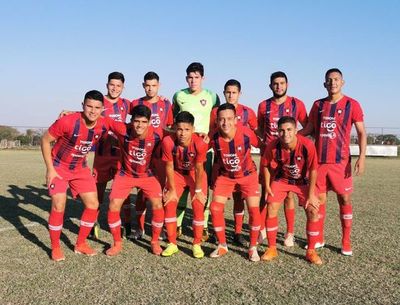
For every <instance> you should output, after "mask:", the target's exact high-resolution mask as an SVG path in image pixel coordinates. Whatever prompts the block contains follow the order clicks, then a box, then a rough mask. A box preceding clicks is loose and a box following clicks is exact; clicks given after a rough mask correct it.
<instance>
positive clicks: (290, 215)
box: [285, 208, 295, 234]
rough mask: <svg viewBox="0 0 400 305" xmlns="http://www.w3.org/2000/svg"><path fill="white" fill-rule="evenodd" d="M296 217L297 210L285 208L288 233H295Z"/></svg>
mask: <svg viewBox="0 0 400 305" xmlns="http://www.w3.org/2000/svg"><path fill="white" fill-rule="evenodd" d="M294 216H295V209H286V208H285V218H286V226H287V227H286V233H291V234H293V233H294Z"/></svg>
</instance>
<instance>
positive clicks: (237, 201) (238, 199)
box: [232, 190, 247, 247]
mask: <svg viewBox="0 0 400 305" xmlns="http://www.w3.org/2000/svg"><path fill="white" fill-rule="evenodd" d="M232 197H233V217H234V220H235V235H234V238H233V242H234V243H235V244H237V245H239V246H243V247H245V246H246V245H247V242H246V240H245V239H244V237H243V235H242V227H243V219H244V200H243V198H242V193H241V192H240V191H237V190H235V192H233V194H232Z"/></svg>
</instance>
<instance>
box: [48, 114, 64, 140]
mask: <svg viewBox="0 0 400 305" xmlns="http://www.w3.org/2000/svg"><path fill="white" fill-rule="evenodd" d="M67 118H68V115H67V116H63V117H62V118H60V119H58V120H57V121H55V122H54V123H53V124H52V125H51V126H50V127H49V129H48V132H49V134H50V135H51V136H52V137H54V138H56V139H58V138H60V137H62V136H63V135H64V134H65V133H66V132H67V131H68V123H67Z"/></svg>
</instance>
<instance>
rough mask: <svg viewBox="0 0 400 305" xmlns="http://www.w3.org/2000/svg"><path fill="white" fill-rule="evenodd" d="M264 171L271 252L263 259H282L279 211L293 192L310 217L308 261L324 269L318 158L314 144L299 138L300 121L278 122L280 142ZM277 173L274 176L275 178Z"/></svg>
mask: <svg viewBox="0 0 400 305" xmlns="http://www.w3.org/2000/svg"><path fill="white" fill-rule="evenodd" d="M261 170H263V171H264V178H265V190H266V197H268V198H266V200H267V202H268V213H267V220H266V227H267V238H268V249H267V251H265V253H264V255H263V256H262V257H261V259H262V260H265V261H271V260H273V259H274V258H276V257H277V256H278V251H277V250H276V235H277V233H278V211H279V208H280V206H281V204H282V202H283V200H284V199H285V198H286V197H287V194H288V193H289V192H292V193H295V194H297V196H298V198H299V203H300V205H302V206H303V207H304V209H305V212H306V215H307V228H306V232H307V243H308V249H307V254H306V259H307V260H308V261H309V262H311V263H312V264H316V265H321V264H322V260H321V258H320V257H319V256H318V254H317V252H316V251H315V243H316V242H317V240H318V234H319V223H318V205H319V204H318V199H317V197H316V195H315V183H316V180H317V156H316V151H315V147H314V143H313V142H312V141H311V140H309V139H307V138H305V137H303V136H300V135H297V129H296V120H295V119H294V118H293V117H290V116H283V117H281V118H280V119H279V121H278V139H276V140H273V141H272V142H271V143H270V144H269V145H268V146H267V147H266V150H265V152H264V155H263V157H262V158H261ZM272 173H273V174H272Z"/></svg>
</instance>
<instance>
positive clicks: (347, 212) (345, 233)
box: [340, 204, 353, 243]
mask: <svg viewBox="0 0 400 305" xmlns="http://www.w3.org/2000/svg"><path fill="white" fill-rule="evenodd" d="M340 221H341V222H342V241H343V242H348V243H350V234H351V225H352V222H353V207H352V205H351V204H345V205H340Z"/></svg>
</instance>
